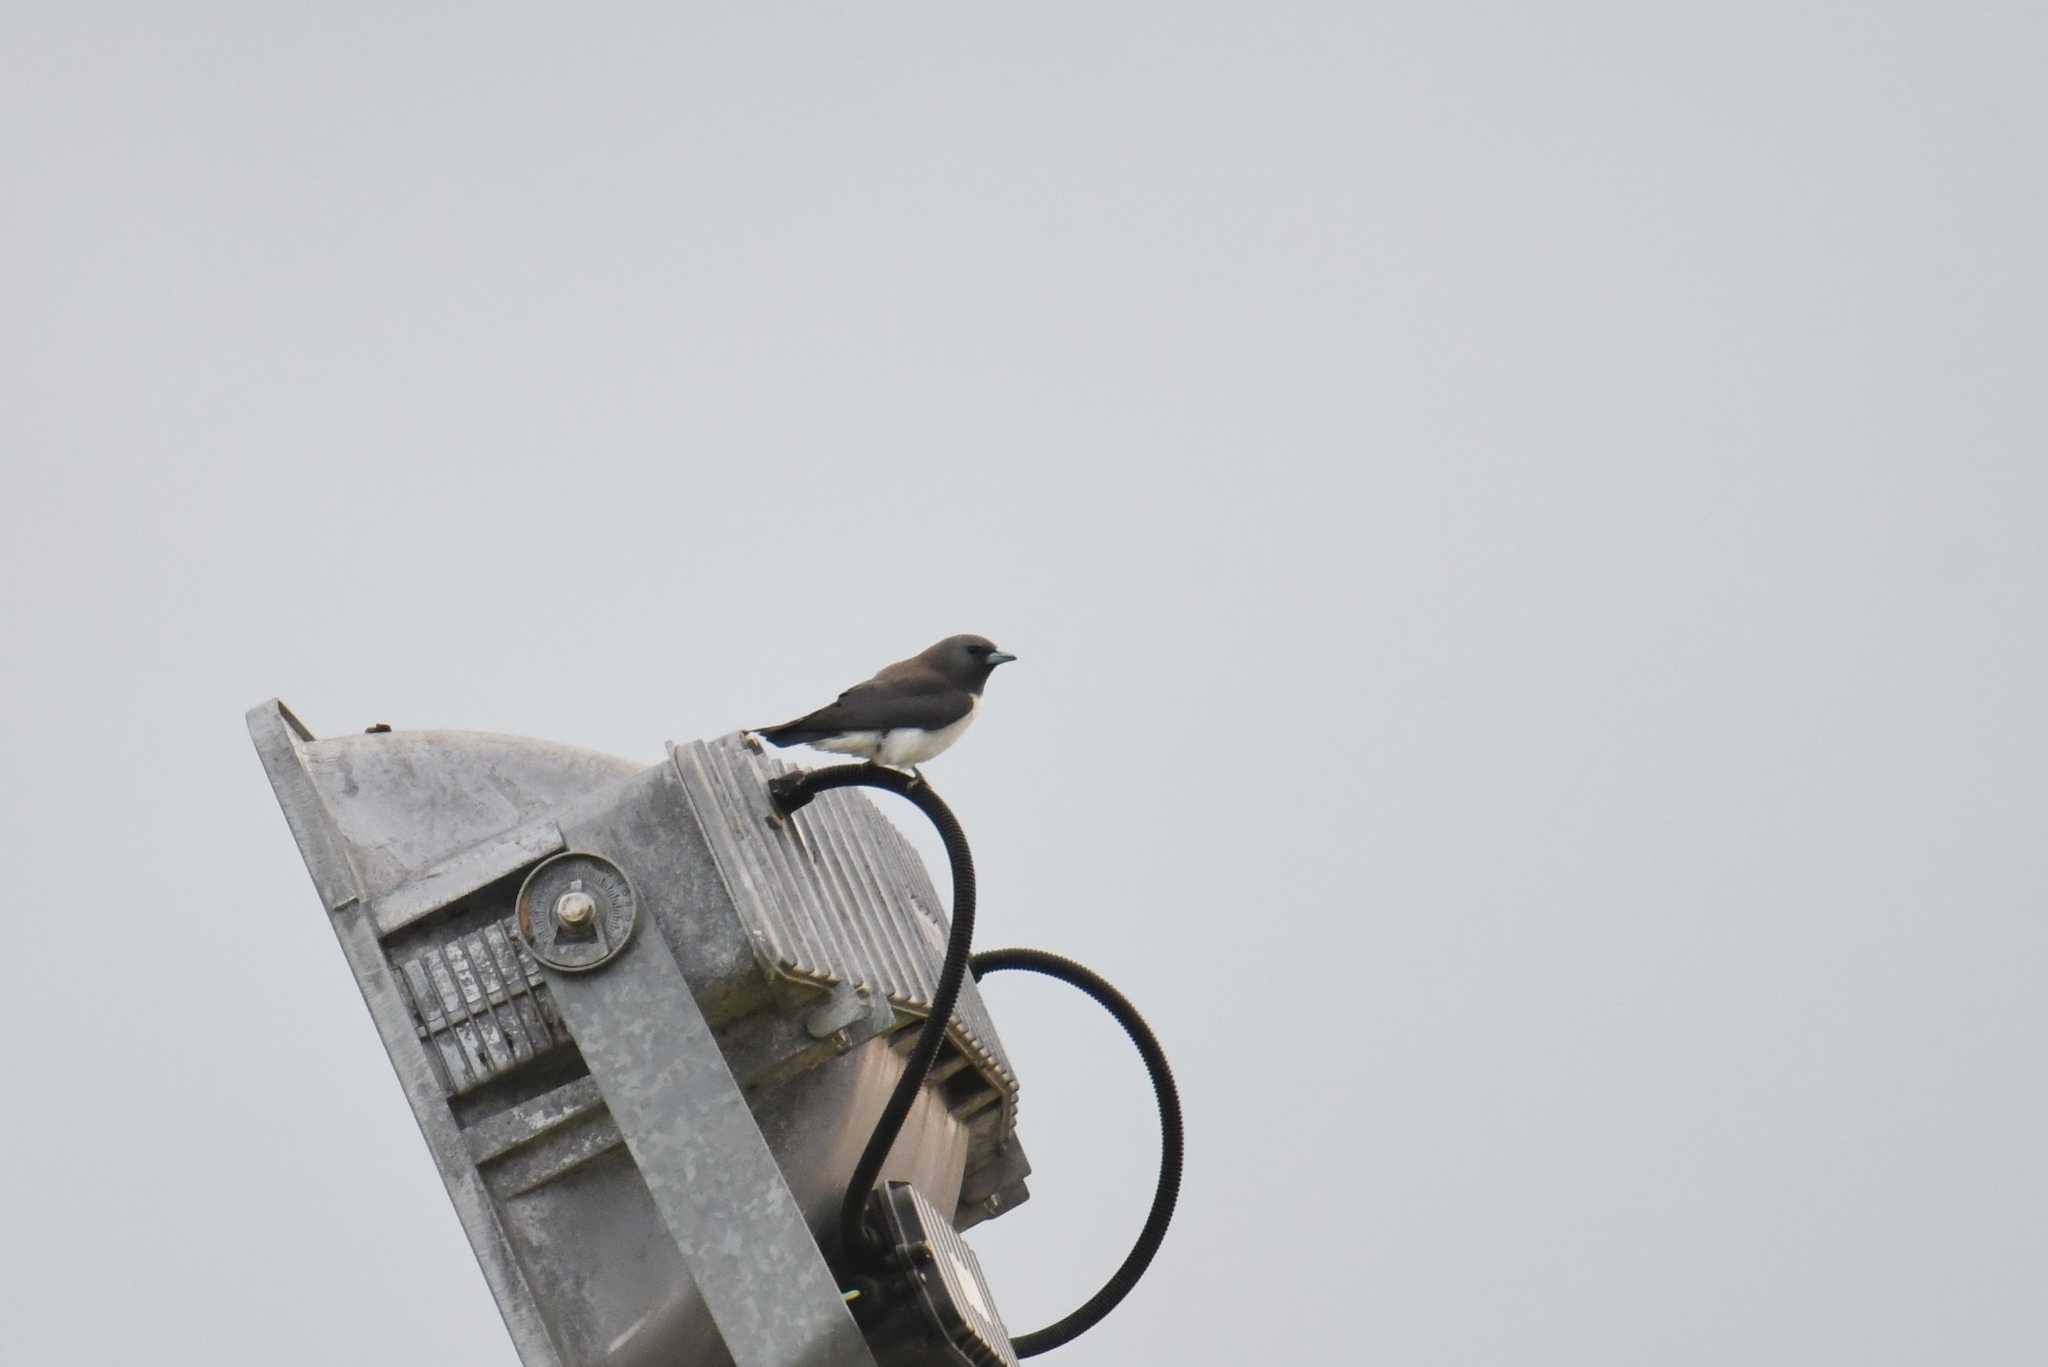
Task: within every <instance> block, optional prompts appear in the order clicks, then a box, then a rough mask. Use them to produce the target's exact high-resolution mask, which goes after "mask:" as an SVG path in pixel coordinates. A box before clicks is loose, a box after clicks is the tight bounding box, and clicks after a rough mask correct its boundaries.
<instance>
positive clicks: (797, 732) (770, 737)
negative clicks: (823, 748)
mask: <svg viewBox="0 0 2048 1367" xmlns="http://www.w3.org/2000/svg"><path fill="white" fill-rule="evenodd" d="M748 730H750V731H752V732H753V733H754V734H755V735H757V736H759V737H760V738H761V739H762V740H765V741H767V742H769V743H770V744H772V745H785V746H787V745H809V744H810V743H811V742H812V741H814V740H822V739H823V738H824V737H826V736H829V735H831V734H832V733H831V732H830V731H826V730H823V729H821V728H819V727H815V726H806V725H804V719H803V718H798V719H797V720H796V721H786V722H784V723H782V725H780V726H753V727H749V728H748Z"/></svg>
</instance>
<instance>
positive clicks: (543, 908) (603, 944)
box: [513, 850, 640, 973]
mask: <svg viewBox="0 0 2048 1367" xmlns="http://www.w3.org/2000/svg"><path fill="white" fill-rule="evenodd" d="M514 906H516V907H517V912H516V913H515V915H514V916H513V921H514V922H515V923H516V924H517V926H518V927H519V943H520V944H522V945H524V946H525V947H526V949H527V950H528V951H529V952H530V953H531V954H532V955H533V957H534V958H536V959H538V960H540V962H541V963H543V964H545V965H546V966H547V967H549V968H552V969H555V970H557V971H558V972H562V973H587V972H589V971H590V970H592V969H594V968H597V967H598V966H599V965H601V964H604V963H606V962H608V961H610V960H611V959H612V958H614V957H616V956H617V955H619V954H621V953H623V952H625V948H626V943H627V941H628V940H630V939H631V938H632V936H633V927H634V925H635V924H637V923H638V921H639V919H640V896H639V894H638V893H636V892H634V891H633V883H632V880H631V879H629V878H627V877H626V875H625V874H623V873H621V872H620V871H619V866H618V865H616V864H614V863H612V862H611V860H609V859H606V858H604V857H603V856H602V855H596V854H590V853H587V852H585V851H582V850H567V851H564V852H563V853H561V854H557V855H552V856H550V857H549V858H547V859H544V860H542V861H541V862H540V863H539V864H538V865H536V866H535V867H534V869H533V871H532V872H531V873H529V874H527V875H526V881H525V882H524V883H521V884H520V885H519V897H518V899H517V900H516V902H515V903H514Z"/></svg>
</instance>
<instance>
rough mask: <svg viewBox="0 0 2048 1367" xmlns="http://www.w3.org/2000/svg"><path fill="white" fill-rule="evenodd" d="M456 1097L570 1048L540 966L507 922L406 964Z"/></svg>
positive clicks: (402, 969) (404, 978)
mask: <svg viewBox="0 0 2048 1367" xmlns="http://www.w3.org/2000/svg"><path fill="white" fill-rule="evenodd" d="M399 980H400V981H401V982H403V983H404V984H405V987H406V989H407V990H408V991H409V992H410V993H411V996H412V1007H413V1011H414V1013H415V1014H416V1015H417V1016H418V1017H419V1020H420V1034H421V1036H422V1037H423V1038H424V1039H425V1040H426V1041H427V1043H428V1044H429V1045H431V1046H432V1048H433V1051H434V1053H433V1056H434V1059H435V1061H436V1062H437V1063H439V1064H440V1067H441V1071H442V1075H443V1077H444V1078H445V1079H446V1082H447V1087H448V1094H449V1095H450V1096H457V1095H460V1094H461V1093H464V1092H468V1091H471V1090H473V1089H475V1088H477V1087H480V1086H482V1085H483V1084H484V1083H486V1082H489V1081H490V1080H491V1079H493V1078H495V1077H499V1076H502V1075H503V1074H505V1073H507V1072H510V1071H511V1070H512V1069H513V1068H515V1067H517V1066H519V1065H520V1064H522V1063H530V1062H532V1061H533V1060H534V1059H536V1058H539V1057H540V1056H541V1055H542V1054H545V1053H547V1052H548V1051H549V1050H551V1049H556V1048H559V1047H561V1046H562V1045H565V1044H567V1043H569V1032H568V1030H567V1028H566V1027H564V1026H563V1024H562V1020H561V1017H560V1016H559V1015H558V1014H556V1011H555V1004H554V999H553V998H552V997H551V996H550V995H549V993H548V989H547V985H546V982H545V981H544V980H543V978H542V977H541V971H540V965H539V964H537V963H535V962H534V961H533V956H532V955H531V954H529V953H527V951H526V947H525V946H524V945H522V944H520V943H519V940H518V937H517V936H516V935H514V934H512V923H511V921H509V920H507V921H504V922H502V923H494V924H491V925H487V926H485V927H484V928H483V929H482V930H480V931H476V932H474V933H472V934H469V935H464V936H458V937H456V938H453V939H450V940H447V941H444V942H441V943H438V944H434V945H430V946H429V947H428V948H427V950H426V952H425V953H422V954H419V955H416V956H415V957H413V958H409V959H407V960H405V961H404V962H403V963H402V964H400V965H399Z"/></svg>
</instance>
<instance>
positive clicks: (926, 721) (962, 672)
mask: <svg viewBox="0 0 2048 1367" xmlns="http://www.w3.org/2000/svg"><path fill="white" fill-rule="evenodd" d="M1016 658H1017V657H1016V656H1015V655H1012V654H1010V653H1009V652H1008V651H1004V650H998V649H996V646H995V642H993V641H991V640H989V639H988V638H987V637H986V636H948V637H947V638H946V639H945V640H943V641H940V642H939V643H938V644H937V645H934V646H931V647H930V648H929V649H926V650H924V651H922V652H920V653H919V654H916V655H913V656H911V657H910V658H909V659H907V660H898V661H897V662H896V663H895V664H892V665H889V666H887V667H886V668H884V669H882V670H881V671H880V672H878V673H877V674H876V675H875V677H874V678H872V679H869V680H868V681H867V682H865V683H857V684H855V685H854V686H853V687H851V688H849V689H847V690H846V691H845V692H844V693H841V694H840V695H839V697H838V699H837V700H836V701H834V702H830V703H827V704H826V705H825V706H823V707H821V708H819V709H818V710H817V711H815V712H812V713H810V714H809V715H807V716H802V717H798V718H797V719H796V720H795V721H786V722H784V723H782V725H780V726H757V727H753V728H751V730H752V731H753V733H754V734H755V735H758V736H760V737H761V738H762V739H763V740H766V741H770V742H772V743H774V744H776V745H779V746H790V745H808V746H811V747H812V748H813V749H817V750H829V751H831V752H832V753H834V754H840V755H854V756H857V757H859V758H861V759H865V760H867V761H868V762H869V763H870V764H883V765H888V766H890V767H892V768H908V769H909V770H910V773H911V776H912V777H914V778H918V779H922V778H923V775H922V774H919V773H918V771H917V766H918V765H920V764H923V763H925V762H926V761H928V760H931V759H935V758H937V757H938V755H939V754H941V753H942V752H943V751H945V749H946V748H947V747H948V746H950V745H952V743H953V742H954V741H956V740H959V739H960V736H961V733H963V732H964V731H966V730H967V728H968V726H969V724H970V723H972V722H973V721H974V716H975V713H976V712H978V711H980V710H981V690H982V686H983V685H984V684H986V683H987V682H988V676H989V675H990V674H991V673H993V672H994V671H995V668H996V666H997V665H1005V664H1008V663H1010V661H1012V660H1014V659H1016Z"/></svg>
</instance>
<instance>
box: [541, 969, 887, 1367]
mask: <svg viewBox="0 0 2048 1367" xmlns="http://www.w3.org/2000/svg"><path fill="white" fill-rule="evenodd" d="M553 986H554V990H555V995H556V999H557V1001H558V1002H559V1003H560V1005H561V1008H562V1012H563V1014H564V1015H565V1016H566V1017H567V1018H568V1021H569V1025H570V1028H571V1029H572V1030H573V1031H574V1032H575V1034H576V1038H577V1039H578V1041H580V1044H581V1048H582V1050H583V1058H584V1061H585V1062H586V1063H588V1064H589V1066H590V1071H591V1075H592V1076H593V1077H595V1078H596V1079H597V1083H598V1086H599V1088H600V1089H601V1090H602V1091H603V1092H604V1099H605V1105H606V1107H607V1108H608V1109H609V1110H610V1111H611V1114H612V1117H613V1119H614V1121H615V1122H616V1123H617V1124H618V1126H619V1129H620V1132H621V1133H622V1134H624V1136H625V1138H626V1144H627V1146H628V1147H629V1148H630V1149H631V1150H632V1152H633V1158H634V1160H635V1161H636V1163H637V1164H638V1165H639V1168H640V1176H641V1180H642V1181H644V1182H645V1183H646V1184H647V1190H648V1191H649V1193H651V1194H652V1196H653V1198H654V1204H655V1206H656V1207H657V1208H658V1209H659V1210H660V1211H661V1215H662V1218H663V1220H664V1221H666V1222H667V1225H668V1230H669V1233H670V1234H671V1235H672V1236H673V1237H674V1239H675V1243H676V1247H677V1248H679V1249H680V1250H681V1251H682V1255H683V1262H684V1264H685V1265H686V1266H687V1267H688V1268H689V1270H690V1276H691V1279H692V1280H693V1281H694V1282H695V1283H696V1286H697V1290H698V1292H699V1294H701V1295H702V1296H703V1297H704V1300H705V1303H706V1304H707V1305H708V1306H709V1307H710V1310H711V1316H712V1319H713V1320H714V1321H716V1323H717V1325H718V1329H719V1333H720V1336H721V1337H722V1338H723V1339H724V1340H725V1346H726V1351H727V1352H728V1353H730V1354H731V1355H732V1359H733V1362H734V1364H735V1367H800V1365H801V1364H815V1367H861V1365H862V1364H872V1362H873V1359H872V1358H871V1357H870V1356H869V1354H868V1350H867V1343H866V1341H865V1340H864V1339H862V1338H861V1334H860V1330H859V1328H858V1327H857V1326H856V1325H855V1324H854V1322H853V1316H852V1315H850V1314H849V1313H847V1310H846V1306H845V1304H844V1303H843V1302H842V1301H841V1300H840V1298H839V1286H838V1284H837V1283H836V1282H835V1281H834V1280H833V1278H832V1274H831V1272H830V1271H829V1270H827V1268H826V1266H825V1259H824V1257H823V1256H822V1255H821V1254H820V1253H819V1252H818V1245H817V1241H816V1240H815V1239H814V1238H813V1237H812V1236H811V1231H810V1228H809V1226H808V1225H807V1224H806V1223H805V1221H804V1217H803V1212H802V1210H800V1209H799V1208H798V1206H797V1203H796V1198H795V1197H794V1196H792V1195H791V1194H790V1190H789V1185H788V1183H786V1182H785V1181H784V1180H783V1175H782V1170H781V1169H780V1168H779V1167H778V1166H777V1165H776V1162H775V1156H774V1155H773V1154H772V1153H770V1152H769V1150H768V1145H767V1143H766V1142H765V1141H764V1140H763V1139H762V1138H761V1131H760V1129H759V1128H758V1127H757V1126H756V1125H755V1123H754V1118H753V1115H752V1113H751V1112H750V1111H749V1110H748V1108H747V1103H746V1099H745V1098H744V1097H743V1096H742V1095H741V1094H740V1089H739V1084H738V1083H736V1082H734V1081H733V1077H732V1073H731V1072H730V1071H729V1070H728V1069H727V1068H726V1066H725V1057H724V1055H723V1053H721V1051H720V1050H719V1047H718V1041H717V1039H716V1038H714V1037H713V1035H712V1033H711V1027H710V1026H709V1025H708V1024H706V1023H705V1020H704V1016H703V1013H702V1012H700V1011H699V1010H698V1009H697V1003H696V999H695V998H694V997H692V996H691V995H690V988H689V984H688V983H686V982H685V981H684V980H683V975H682V973H681V971H680V970H678V969H677V967H676V964H675V960H674V959H673V958H672V957H671V956H670V954H669V952H668V947H667V946H666V945H664V944H662V943H661V942H660V941H659V940H658V939H655V938H653V937H647V936H643V937H641V938H639V939H637V940H634V941H631V942H629V943H628V944H627V945H626V947H625V949H624V950H623V951H621V952H620V954H619V955H618V956H617V957H616V958H614V959H613V960H612V961H611V962H610V963H607V964H605V965H604V966H602V967H601V968H598V969H596V970H594V971H592V972H589V973H577V974H564V975H562V976H560V977H559V978H557V979H556V980H555V982H554V984H553Z"/></svg>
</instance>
